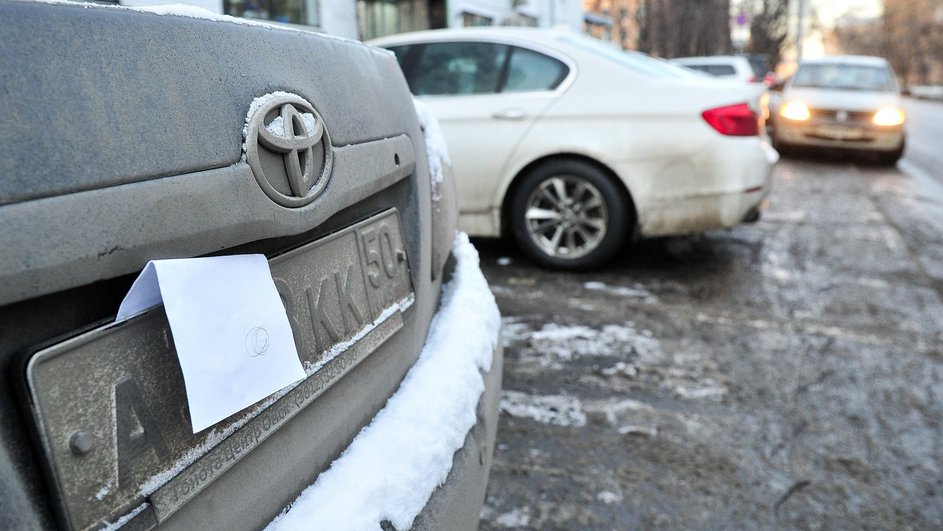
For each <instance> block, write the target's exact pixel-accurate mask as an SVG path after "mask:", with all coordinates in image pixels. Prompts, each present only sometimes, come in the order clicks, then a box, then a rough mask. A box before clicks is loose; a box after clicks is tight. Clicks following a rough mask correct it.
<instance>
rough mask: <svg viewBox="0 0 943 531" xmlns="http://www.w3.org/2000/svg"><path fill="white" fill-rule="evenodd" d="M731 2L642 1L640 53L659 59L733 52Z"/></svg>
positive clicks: (718, 0) (709, 0)
mask: <svg viewBox="0 0 943 531" xmlns="http://www.w3.org/2000/svg"><path fill="white" fill-rule="evenodd" d="M729 17H730V0H641V1H640V2H639V10H638V27H639V45H638V46H639V50H641V51H643V52H647V53H650V54H652V55H657V56H660V57H666V58H671V57H682V56H690V55H717V54H725V53H730V51H731V49H732V48H733V46H732V45H731V43H730V22H729Z"/></svg>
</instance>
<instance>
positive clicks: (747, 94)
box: [373, 28, 778, 268]
mask: <svg viewBox="0 0 943 531" xmlns="http://www.w3.org/2000/svg"><path fill="white" fill-rule="evenodd" d="M373 44H377V45H379V46H383V47H386V48H388V49H390V50H392V51H393V52H394V53H395V54H396V56H397V59H398V60H399V62H400V65H401V66H402V68H403V71H404V73H405V74H406V79H407V81H408V82H409V86H410V89H411V90H412V92H413V94H415V95H416V96H417V97H418V98H419V99H420V100H421V101H423V102H424V103H425V104H426V105H428V106H429V108H430V109H431V110H432V111H433V113H434V114H435V115H436V116H437V117H438V119H439V121H440V123H441V125H442V129H443V131H444V133H445V137H446V140H447V141H448V145H449V151H450V153H451V157H452V162H453V165H454V168H455V174H456V181H457V186H458V197H459V209H460V216H459V225H460V227H461V228H463V229H464V230H466V231H467V232H468V233H469V234H472V235H478V236H492V237H493V236H501V235H513V237H514V238H515V239H516V240H517V242H518V243H519V245H520V246H521V248H522V249H523V250H524V251H525V252H526V253H528V254H529V255H530V256H531V257H532V258H533V259H534V260H535V261H537V262H538V263H540V264H542V265H544V266H548V267H556V268H586V267H594V266H598V265H600V264H603V263H605V262H606V261H607V260H608V259H610V258H611V257H612V256H613V254H614V253H615V252H616V251H617V250H619V248H620V247H621V246H622V244H623V242H624V240H625V239H626V237H627V236H629V235H633V236H634V235H636V234H638V235H641V236H662V235H671V234H686V233H696V232H702V231H706V230H709V229H714V228H718V227H730V226H733V225H736V224H738V223H741V222H744V221H750V220H755V219H756V218H757V217H758V216H759V209H760V206H761V203H762V202H763V200H764V198H765V197H766V195H767V194H768V192H769V182H770V181H769V179H770V173H771V170H772V165H773V163H774V162H775V161H776V159H777V157H778V155H777V154H776V152H775V151H774V150H773V149H772V148H771V147H770V146H769V144H768V142H767V141H766V138H765V133H764V132H763V126H762V115H763V110H762V109H761V108H760V107H761V105H760V103H759V100H760V97H761V95H762V94H761V92H762V89H758V88H757V87H753V86H748V85H746V84H742V83H738V82H731V81H723V80H717V79H712V78H710V77H707V76H704V75H701V74H697V73H695V72H691V71H689V70H687V69H684V68H682V67H679V66H677V65H674V64H671V63H669V62H666V61H661V60H657V59H653V58H651V57H648V56H646V55H644V54H641V53H635V52H623V51H621V50H617V49H614V48H611V47H609V46H607V45H605V44H603V43H601V42H599V41H596V40H594V39H590V38H588V37H583V36H580V35H576V34H570V33H562V32H547V31H542V30H536V29H524V28H515V29H512V28H482V29H462V30H440V31H428V32H418V33H411V34H403V35H397V36H392V37H386V38H382V39H377V40H375V41H373Z"/></svg>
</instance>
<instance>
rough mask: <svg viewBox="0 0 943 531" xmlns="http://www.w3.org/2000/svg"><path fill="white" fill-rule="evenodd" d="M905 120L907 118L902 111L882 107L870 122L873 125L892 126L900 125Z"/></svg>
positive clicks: (895, 108)
mask: <svg viewBox="0 0 943 531" xmlns="http://www.w3.org/2000/svg"><path fill="white" fill-rule="evenodd" d="M906 119H907V117H906V116H905V115H904V111H902V110H900V109H898V108H897V107H883V108H882V109H880V110H879V111H878V112H876V113H874V118H871V122H872V123H873V124H874V125H881V126H893V125H901V124H902V123H904V120H906Z"/></svg>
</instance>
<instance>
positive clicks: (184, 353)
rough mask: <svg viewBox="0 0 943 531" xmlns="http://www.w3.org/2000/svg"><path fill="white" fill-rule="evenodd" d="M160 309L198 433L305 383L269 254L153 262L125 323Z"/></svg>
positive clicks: (125, 305)
mask: <svg viewBox="0 0 943 531" xmlns="http://www.w3.org/2000/svg"><path fill="white" fill-rule="evenodd" d="M161 302H163V303H164V310H165V311H166V313H167V321H168V322H169V323H170V329H171V333H172V334H173V341H174V346H175V347H176V351H177V358H178V359H179V360H180V368H181V370H182V372H183V379H184V383H185V386H186V391H187V402H188V405H189V409H190V423H191V426H192V429H193V433H197V432H199V431H202V430H204V429H206V428H208V427H210V426H212V425H213V424H216V423H217V422H219V421H221V420H223V419H225V418H226V417H228V416H230V415H232V414H234V413H237V412H239V411H241V410H242V409H245V408H246V407H248V406H250V405H252V404H254V403H256V402H258V401H259V400H262V399H263V398H265V397H267V396H269V395H271V394H272V393H275V392H277V391H278V390H280V389H282V388H284V387H285V386H287V385H290V384H292V383H294V382H296V381H298V380H300V379H302V378H304V377H305V371H304V369H303V368H302V366H301V361H300V360H299V359H298V352H297V350H296V348H295V340H294V336H293V335H292V331H291V326H290V325H289V323H288V316H287V315H286V314H285V308H284V306H283V305H282V302H281V299H280V298H279V295H278V291H277V290H276V289H275V283H274V281H273V280H272V273H271V271H270V270H269V264H268V261H267V260H266V258H265V256H264V255H261V254H251V255H236V256H219V257H210V258H184V259H174V260H153V261H151V262H148V264H147V265H146V266H145V267H144V270H143V271H142V272H141V274H140V276H139V277H138V278H137V280H135V281H134V284H133V285H132V286H131V290H130V291H129V292H128V295H127V296H126V297H125V298H124V301H122V303H121V307H120V308H119V310H118V320H122V319H124V318H127V317H130V316H132V315H134V314H137V313H140V312H141V311H144V310H146V309H148V308H151V307H153V306H156V305H158V304H160V303H161Z"/></svg>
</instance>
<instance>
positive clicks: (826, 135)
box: [772, 56, 907, 163]
mask: <svg viewBox="0 0 943 531" xmlns="http://www.w3.org/2000/svg"><path fill="white" fill-rule="evenodd" d="M778 99H779V108H778V111H777V112H776V117H775V121H774V127H773V133H772V137H773V142H774V145H775V146H776V147H777V148H779V149H783V150H788V149H790V148H799V147H809V148H826V149H837V150H845V151H847V150H855V151H866V152H870V153H874V154H876V155H877V156H878V157H879V158H880V160H881V161H883V162H886V163H894V162H896V161H897V160H898V159H899V158H900V157H901V156H902V155H903V153H904V148H905V146H906V136H907V135H906V127H905V126H906V121H907V117H906V115H905V113H904V109H903V106H902V104H901V91H900V87H899V85H898V82H897V77H896V76H895V74H894V70H893V69H892V68H891V65H890V64H889V63H888V62H887V61H886V60H885V59H882V58H879V57H866V56H833V57H824V58H820V59H809V60H804V61H802V62H801V63H800V64H799V67H798V69H797V70H796V72H795V74H793V76H792V77H791V78H790V79H789V81H787V82H786V84H785V86H784V87H783V89H782V95H781V96H780V97H779V98H778Z"/></svg>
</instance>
